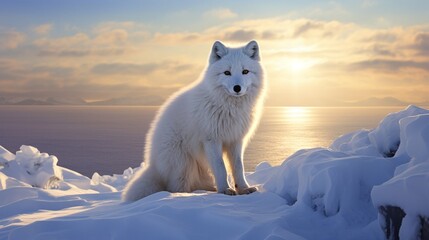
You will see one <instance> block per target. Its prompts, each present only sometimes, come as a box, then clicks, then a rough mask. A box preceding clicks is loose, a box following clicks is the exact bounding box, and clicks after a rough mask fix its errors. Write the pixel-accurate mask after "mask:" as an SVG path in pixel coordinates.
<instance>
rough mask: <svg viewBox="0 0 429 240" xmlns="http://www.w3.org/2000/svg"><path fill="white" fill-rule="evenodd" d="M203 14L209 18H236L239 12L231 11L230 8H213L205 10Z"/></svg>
mask: <svg viewBox="0 0 429 240" xmlns="http://www.w3.org/2000/svg"><path fill="white" fill-rule="evenodd" d="M203 15H204V16H205V17H207V18H214V19H220V20H224V19H231V18H236V17H237V16H238V15H237V13H235V12H233V11H231V10H230V9H228V8H219V9H213V10H210V11H207V12H205V13H204V14H203Z"/></svg>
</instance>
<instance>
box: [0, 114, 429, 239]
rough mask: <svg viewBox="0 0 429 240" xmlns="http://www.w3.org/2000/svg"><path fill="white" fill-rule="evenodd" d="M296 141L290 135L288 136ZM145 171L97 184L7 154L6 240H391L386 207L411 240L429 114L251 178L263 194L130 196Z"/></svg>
mask: <svg viewBox="0 0 429 240" xmlns="http://www.w3.org/2000/svg"><path fill="white" fill-rule="evenodd" d="M285 134H286V133H285ZM136 170H137V169H131V168H128V169H126V170H125V171H124V173H123V174H118V175H113V176H100V175H99V174H98V173H94V174H93V176H92V178H91V179H90V178H88V177H85V176H83V175H82V174H80V173H77V172H75V171H73V170H70V169H66V168H63V167H61V166H59V165H58V159H57V158H56V157H55V156H52V155H49V154H47V153H40V152H39V150H38V149H36V148H34V147H31V146H22V147H21V149H20V150H19V151H18V152H16V154H12V153H11V152H9V151H8V150H6V149H4V148H3V147H1V146H0V239H142V238H143V239H384V235H383V230H382V227H383V219H382V218H383V216H381V215H379V214H378V208H379V207H380V206H388V205H390V206H397V207H400V208H402V209H403V210H404V212H406V214H407V215H406V216H405V218H404V220H403V224H402V227H401V229H400V237H401V239H415V238H416V237H417V236H418V235H417V234H418V231H419V221H420V220H419V217H421V216H423V217H428V216H429V204H427V203H428V202H429V184H428V183H429V111H428V110H425V109H422V108H418V107H415V106H409V107H408V108H406V109H404V110H402V111H400V112H397V113H392V114H389V115H388V116H387V117H386V118H384V119H383V120H382V121H381V122H380V124H379V126H378V127H376V128H375V129H372V130H365V129H363V130H359V131H356V132H353V133H349V134H346V135H343V136H340V137H339V138H337V139H336V140H335V141H334V142H333V143H332V145H331V146H330V147H329V148H315V149H305V150H300V151H298V152H296V153H295V154H293V155H292V156H290V157H289V158H287V159H286V160H285V161H284V162H283V163H282V164H281V165H280V166H271V165H270V164H269V163H267V162H261V163H260V164H259V165H258V166H257V167H256V169H255V172H253V173H248V174H247V178H248V180H249V182H250V183H251V184H254V185H258V187H259V189H260V191H259V192H256V193H252V194H250V195H240V196H226V195H222V194H217V193H213V192H206V191H196V192H194V193H168V192H159V193H156V194H153V195H151V196H148V197H146V198H144V199H141V200H140V201H137V202H133V203H123V202H121V201H120V193H121V191H122V189H123V188H124V186H125V184H126V183H127V181H128V180H129V179H130V178H131V177H132V176H133V174H134V172H135V171H136Z"/></svg>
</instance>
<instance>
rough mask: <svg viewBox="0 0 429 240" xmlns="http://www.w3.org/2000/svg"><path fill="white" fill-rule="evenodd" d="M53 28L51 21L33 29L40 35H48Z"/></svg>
mask: <svg viewBox="0 0 429 240" xmlns="http://www.w3.org/2000/svg"><path fill="white" fill-rule="evenodd" d="M52 29H53V25H52V24H50V23H46V24H42V25H39V26H37V27H35V28H34V29H33V31H34V32H35V33H37V34H39V35H46V34H48V33H49V32H51V31H52Z"/></svg>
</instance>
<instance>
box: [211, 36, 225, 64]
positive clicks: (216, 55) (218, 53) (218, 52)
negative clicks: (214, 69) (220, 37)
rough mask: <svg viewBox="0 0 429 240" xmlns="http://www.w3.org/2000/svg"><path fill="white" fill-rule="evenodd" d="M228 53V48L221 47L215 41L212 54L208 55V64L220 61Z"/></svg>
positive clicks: (218, 42) (219, 43)
mask: <svg viewBox="0 0 429 240" xmlns="http://www.w3.org/2000/svg"><path fill="white" fill-rule="evenodd" d="M227 53H228V48H227V47H225V45H223V43H221V42H220V41H216V42H215V43H214V44H213V47H212V52H211V53H210V60H209V62H210V63H214V62H216V61H218V60H219V59H221V58H222V57H223V56H225V55H226V54H227Z"/></svg>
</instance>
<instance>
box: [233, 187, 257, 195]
mask: <svg viewBox="0 0 429 240" xmlns="http://www.w3.org/2000/svg"><path fill="white" fill-rule="evenodd" d="M256 191H258V188H256V187H248V188H243V189H241V190H239V191H238V193H239V194H240V195H242V194H251V193H252V192H256Z"/></svg>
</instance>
